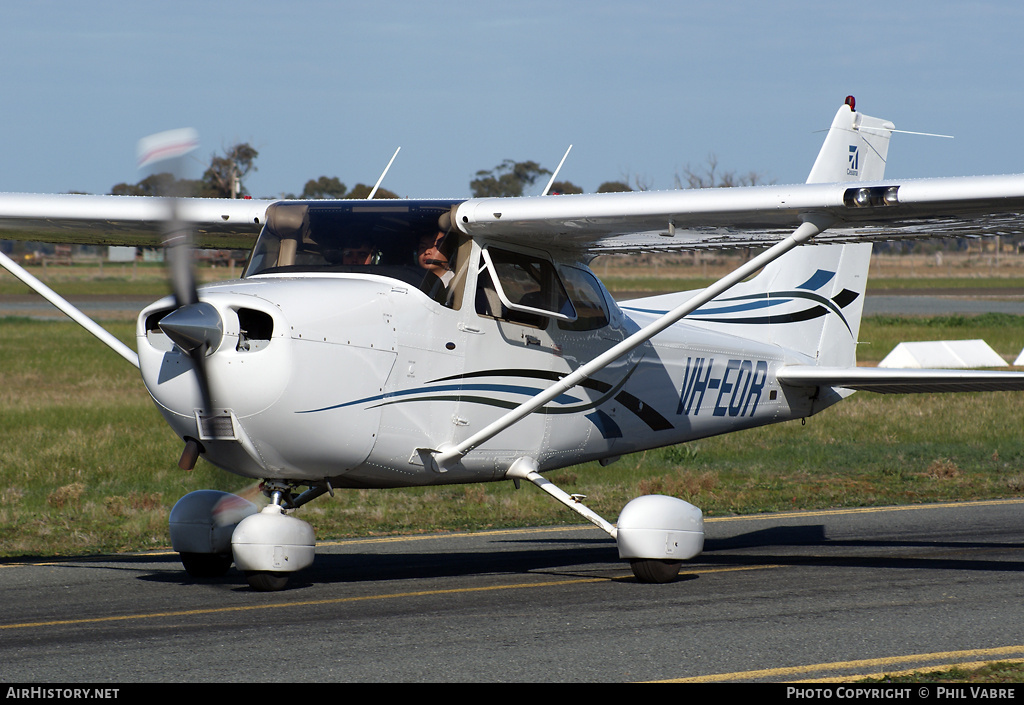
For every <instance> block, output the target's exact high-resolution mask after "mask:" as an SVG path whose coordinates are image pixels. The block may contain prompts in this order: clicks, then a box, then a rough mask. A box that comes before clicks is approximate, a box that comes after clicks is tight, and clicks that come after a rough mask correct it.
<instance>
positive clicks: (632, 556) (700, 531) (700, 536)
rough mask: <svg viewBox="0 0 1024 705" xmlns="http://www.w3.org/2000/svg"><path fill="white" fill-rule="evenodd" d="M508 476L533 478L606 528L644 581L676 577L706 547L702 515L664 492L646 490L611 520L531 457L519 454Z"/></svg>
mask: <svg viewBox="0 0 1024 705" xmlns="http://www.w3.org/2000/svg"><path fill="white" fill-rule="evenodd" d="M505 476H506V477H508V478H509V479H511V480H513V481H514V482H516V485H517V486H518V483H519V481H520V480H529V481H530V482H532V483H533V484H535V485H537V486H538V487H540V488H541V489H542V490H544V491H545V492H547V493H548V494H550V495H551V496H552V497H554V498H555V499H557V500H558V501H559V502H561V503H562V504H564V505H565V506H567V507H569V508H570V509H572V510H573V511H574V512H576V513H578V514H580V515H582V516H584V517H586V518H587V519H589V520H590V521H591V522H592V523H594V524H595V525H597V526H599V527H600V528H602V529H604V531H605V532H607V533H608V535H609V536H611V537H612V538H613V539H615V543H616V544H617V545H618V548H619V558H626V559H628V560H629V565H630V568H632V570H633V575H634V576H636V579H637V580H639V581H640V582H642V583H668V582H671V581H673V580H675V579H676V576H677V575H679V569H680V568H681V567H682V562H683V561H685V560H689V559H690V558H693V557H694V556H696V555H698V554H699V553H700V552H701V551H702V550H703V549H704V518H703V515H702V514H701V511H700V509H698V508H697V507H695V506H693V505H692V504H690V503H689V502H684V501H683V500H681V499H678V498H676V497H666V496H664V495H644V496H642V497H637V498H636V499H634V500H632V501H630V502H629V503H628V504H626V506H625V507H623V509H622V512H621V513H620V514H619V521H618V522H617V523H616V524H615V525H612V524H610V523H608V522H607V521H605V520H604V519H603V518H602V517H601V516H599V515H598V514H596V513H595V512H594V511H593V510H591V509H590V508H588V507H586V506H585V505H583V504H582V503H581V502H580V500H581V499H582V498H581V497H579V496H576V495H570V494H567V493H566V492H564V491H563V490H561V489H560V488H558V487H556V486H555V485H554V484H553V483H552V482H550V481H549V480H548V479H547V478H545V477H544V476H543V475H541V474H540V472H539V471H538V468H537V462H536V461H535V460H533V459H532V458H520V459H518V460H517V461H516V462H514V463H513V464H512V467H511V468H509V470H508V472H507V473H506V474H505Z"/></svg>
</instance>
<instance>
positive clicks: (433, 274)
mask: <svg viewBox="0 0 1024 705" xmlns="http://www.w3.org/2000/svg"><path fill="white" fill-rule="evenodd" d="M451 222H452V221H451V216H450V215H449V214H448V213H445V214H443V215H442V216H441V217H440V218H439V219H438V227H437V232H432V233H425V234H424V235H422V236H420V241H419V246H418V247H417V249H416V263H417V264H418V265H419V266H420V267H422V268H423V269H424V270H426V276H425V277H424V280H423V284H422V285H421V287H420V288H421V289H422V290H423V291H424V292H426V293H427V295H428V296H430V298H432V299H434V300H435V301H438V302H440V303H446V302H447V300H448V287H449V285H450V284H451V282H452V279H454V278H455V272H454V271H453V270H452V266H451V256H452V255H453V254H454V252H453V251H452V249H453V248H452V241H453V240H454V238H449V237H448V234H449V233H448V231H449V230H450V229H451Z"/></svg>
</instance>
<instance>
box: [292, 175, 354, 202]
mask: <svg viewBox="0 0 1024 705" xmlns="http://www.w3.org/2000/svg"><path fill="white" fill-rule="evenodd" d="M347 192H348V188H347V187H346V186H345V184H343V183H341V181H339V180H338V177H337V176H331V177H327V176H321V177H320V178H319V179H317V180H316V181H313V180H312V179H310V180H309V181H307V182H306V187H305V188H303V189H302V195H301V196H300V197H299V198H304V199H306V198H345V194H346V193H347Z"/></svg>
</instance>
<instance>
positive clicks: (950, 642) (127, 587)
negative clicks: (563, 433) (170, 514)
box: [0, 500, 1024, 684]
mask: <svg viewBox="0 0 1024 705" xmlns="http://www.w3.org/2000/svg"><path fill="white" fill-rule="evenodd" d="M706 530H707V541H706V546H705V552H704V553H703V554H702V555H701V556H698V557H697V558H696V559H695V560H694V561H692V562H690V563H688V564H685V565H684V567H683V570H682V572H681V574H680V576H679V578H678V579H677V580H676V581H675V582H672V583H669V584H665V585H644V584H640V583H637V582H636V581H635V579H634V578H633V576H632V574H631V572H630V570H629V568H628V565H626V564H625V563H623V562H621V561H619V560H618V557H617V552H616V549H615V545H614V543H613V542H612V541H611V540H610V539H609V538H608V537H607V536H605V535H604V534H603V533H602V532H601V531H600V530H598V529H596V528H593V527H590V526H589V525H588V526H571V527H552V528H533V529H518V530H507V531H491V532H479V533H467V534H439V535H420V536H400V537H389V538H373V539H361V540H350V541H339V542H325V543H321V544H319V545H318V549H317V559H316V562H315V563H314V565H313V566H312V567H311V568H309V569H306V570H305V571H302V572H300V573H298V574H296V575H295V576H294V577H293V579H292V582H291V584H290V587H289V589H288V590H286V591H283V592H277V593H258V592H253V591H252V590H251V589H250V588H249V586H248V584H247V583H246V581H245V578H244V576H243V575H241V574H240V573H238V572H237V571H236V570H234V569H232V570H231V571H230V572H229V573H228V574H227V575H226V576H225V577H223V578H219V579H213V580H205V581H197V580H192V579H190V578H188V577H187V576H186V575H185V573H184V572H183V570H182V569H181V567H180V564H179V563H178V561H177V557H176V556H175V555H174V554H173V553H159V552H157V553H143V554H130V555H115V556H98V557H89V558H74V559H53V560H43V559H33V560H19V561H6V562H4V563H2V564H0V599H2V602H3V604H4V606H5V609H4V611H3V614H2V615H0V677H2V678H3V680H4V681H5V682H8V683H24V682H34V683H38V682H51V683H58V682H59V683H71V682H75V683H85V682H88V683H94V684H95V683H125V684H127V683H149V682H189V683H196V682H200V683H216V682H232V683H242V682H244V683H269V682H278V683H281V682H285V683H287V682H314V681H318V682H325V681H353V682H356V681H358V682H417V681H423V682H425V681H434V682H474V681H476V682H479V681H490V682H524V681H529V682H602V681H607V682H622V681H664V680H681V681H704V682H708V681H772V682H779V681H791V680H806V679H814V678H824V679H839V678H843V677H847V676H851V675H865V674H879V673H886V672H890V673H891V672H895V671H901V670H906V669H912V668H923V667H927V666H931V665H945V664H951V663H969V662H977V661H994V660H1009V659H1015V658H1016V659H1019V658H1024V627H1022V626H1021V625H1022V624H1024V620H1022V619H1021V617H1022V614H1024V608H1022V598H1024V550H1022V549H1024V500H1006V501H991V502H970V503H963V504H946V505H914V506H908V507H879V508H864V509H850V510H837V511H827V512H793V513H789V514H771V515H758V516H750V517H729V518H711V519H709V520H708V522H707V525H706Z"/></svg>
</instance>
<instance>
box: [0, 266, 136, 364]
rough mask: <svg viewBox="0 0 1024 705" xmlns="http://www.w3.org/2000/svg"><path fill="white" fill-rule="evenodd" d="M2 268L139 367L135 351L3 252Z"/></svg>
mask: <svg viewBox="0 0 1024 705" xmlns="http://www.w3.org/2000/svg"><path fill="white" fill-rule="evenodd" d="M0 266H2V267H3V268H4V269H6V270H7V271H8V272H10V273H11V274H13V275H14V276H16V277H17V278H18V279H20V280H21V281H23V282H24V283H25V284H27V285H28V286H29V287H31V288H32V290H33V291H35V292H36V293H37V294H39V295H40V296H42V297H43V298H44V299H46V300H47V301H49V302H50V303H51V304H53V305H54V306H56V307H57V308H58V309H60V310H61V311H62V312H63V313H65V314H67V315H68V316H69V317H70V318H71V319H72V320H73V321H74V322H75V323H77V324H78V325H80V326H82V327H83V328H85V329H86V330H87V331H89V332H90V333H92V334H93V335H94V336H96V337H97V338H99V339H100V341H101V342H102V343H104V344H105V345H106V346H107V347H109V348H111V349H112V350H113V351H114V352H116V353H117V354H118V355H120V356H121V357H123V358H124V359H125V360H127V361H128V362H130V363H132V364H133V365H135V366H136V367H138V366H139V356H138V354H137V353H136V352H135V351H134V350H132V349H131V348H129V347H128V346H127V345H125V344H124V343H122V342H121V341H120V340H118V339H117V338H115V337H114V336H113V335H112V334H111V333H110V332H109V331H108V330H107V329H106V328H104V327H103V326H101V325H99V324H98V323H96V321H94V320H92V319H91V318H89V317H88V316H86V315H85V314H84V313H82V312H81V311H80V310H79V309H78V308H76V307H75V306H73V305H72V304H71V302H70V301H68V300H67V299H65V298H64V297H62V296H61V295H60V294H58V293H57V292H56V291H54V290H53V289H51V288H50V287H48V286H46V284H43V283H42V282H41V281H39V280H38V279H36V278H35V277H34V276H32V275H31V274H29V273H28V272H27V271H25V269H24V268H23V267H22V266H21V265H20V264H18V263H17V262H15V261H14V260H12V259H11V258H10V257H8V256H7V255H5V254H4V253H2V252H0Z"/></svg>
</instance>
